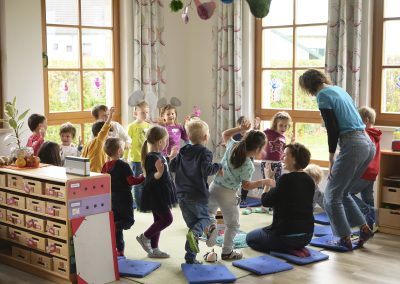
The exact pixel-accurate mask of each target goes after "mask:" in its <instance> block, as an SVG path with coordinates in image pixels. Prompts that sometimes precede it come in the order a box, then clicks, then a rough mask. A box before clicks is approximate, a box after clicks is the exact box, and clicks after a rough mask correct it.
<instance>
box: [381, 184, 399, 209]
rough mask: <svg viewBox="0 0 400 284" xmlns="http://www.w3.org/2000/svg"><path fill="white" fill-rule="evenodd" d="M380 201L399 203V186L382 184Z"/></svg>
mask: <svg viewBox="0 0 400 284" xmlns="http://www.w3.org/2000/svg"><path fill="white" fill-rule="evenodd" d="M382 202H384V203H390V204H399V205H400V188H398V187H391V186H384V187H383V188H382Z"/></svg>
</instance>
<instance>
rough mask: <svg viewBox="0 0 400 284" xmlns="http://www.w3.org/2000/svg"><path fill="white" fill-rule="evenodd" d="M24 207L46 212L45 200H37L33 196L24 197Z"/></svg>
mask: <svg viewBox="0 0 400 284" xmlns="http://www.w3.org/2000/svg"><path fill="white" fill-rule="evenodd" d="M26 209H28V210H30V211H34V212H38V213H45V212H46V201H43V200H37V199H34V198H29V197H27V198H26Z"/></svg>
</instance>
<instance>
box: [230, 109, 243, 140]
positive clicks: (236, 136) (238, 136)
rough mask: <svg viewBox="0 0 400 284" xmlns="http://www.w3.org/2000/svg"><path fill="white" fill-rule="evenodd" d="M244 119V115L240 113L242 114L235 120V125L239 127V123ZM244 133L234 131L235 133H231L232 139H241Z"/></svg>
mask: <svg viewBox="0 0 400 284" xmlns="http://www.w3.org/2000/svg"><path fill="white" fill-rule="evenodd" d="M245 119H246V117H245V116H244V115H242V116H239V118H238V119H237V120H236V127H238V126H239V127H240V125H241V124H242V122H243V121H244V120H245ZM244 134H246V132H239V133H236V134H235V135H233V137H232V138H233V140H235V141H240V140H242V138H243V136H244Z"/></svg>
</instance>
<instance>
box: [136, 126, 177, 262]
mask: <svg viewBox="0 0 400 284" xmlns="http://www.w3.org/2000/svg"><path fill="white" fill-rule="evenodd" d="M146 138H147V139H146V141H144V144H143V147H142V167H143V169H144V173H145V176H146V179H145V184H144V189H143V193H142V200H141V209H142V211H152V213H153V218H154V222H153V224H152V225H151V226H150V227H149V228H148V229H147V230H146V231H145V232H144V233H143V234H141V235H140V236H137V237H136V240H137V241H138V242H139V244H140V245H141V246H142V247H143V249H144V250H145V251H146V252H147V253H148V257H150V258H168V257H169V254H168V253H166V252H163V251H161V250H160V249H159V248H158V240H159V238H160V233H161V231H162V230H164V229H165V228H166V227H168V226H169V225H171V223H172V220H173V218H172V213H171V209H170V208H171V207H172V206H173V205H175V204H176V203H177V200H176V195H175V188H174V184H173V183H172V180H171V175H170V172H169V169H168V160H167V159H166V158H165V157H164V155H163V154H162V151H163V150H164V149H165V147H167V145H168V132H167V130H166V129H165V128H164V127H162V126H153V127H152V128H150V129H149V130H148V131H147V133H146ZM148 151H150V152H148ZM171 154H172V158H174V156H176V154H177V153H176V152H172V153H171Z"/></svg>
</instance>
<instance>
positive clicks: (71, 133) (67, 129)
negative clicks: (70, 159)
mask: <svg viewBox="0 0 400 284" xmlns="http://www.w3.org/2000/svg"><path fill="white" fill-rule="evenodd" d="M75 135H76V129H75V127H74V126H73V125H72V124H71V123H70V122H66V123H64V124H63V125H61V127H60V138H61V145H60V148H61V163H62V164H63V165H64V162H65V157H67V156H74V157H79V156H80V155H81V151H82V148H83V146H82V141H81V139H80V137H79V145H78V147H76V146H75V145H74V144H72V140H74V138H75Z"/></svg>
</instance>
